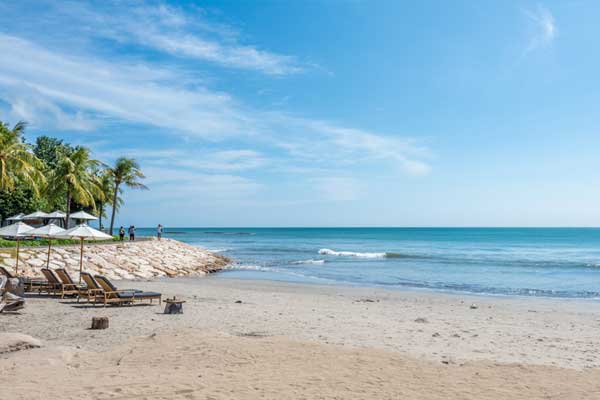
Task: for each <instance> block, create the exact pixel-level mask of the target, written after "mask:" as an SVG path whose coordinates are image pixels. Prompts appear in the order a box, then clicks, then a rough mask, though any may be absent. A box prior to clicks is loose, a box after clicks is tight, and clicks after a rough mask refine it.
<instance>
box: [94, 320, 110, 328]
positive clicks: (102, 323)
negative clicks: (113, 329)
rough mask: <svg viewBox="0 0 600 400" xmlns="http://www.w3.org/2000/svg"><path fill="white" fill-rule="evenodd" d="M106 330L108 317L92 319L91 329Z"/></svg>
mask: <svg viewBox="0 0 600 400" xmlns="http://www.w3.org/2000/svg"><path fill="white" fill-rule="evenodd" d="M106 328H108V317H92V329H106Z"/></svg>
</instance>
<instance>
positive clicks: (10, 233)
mask: <svg viewBox="0 0 600 400" xmlns="http://www.w3.org/2000/svg"><path fill="white" fill-rule="evenodd" d="M32 230H33V227H32V226H29V225H27V224H26V223H24V222H17V223H16V224H12V225H8V226H5V227H4V228H1V229H0V237H12V238H15V240H16V241H17V262H16V263H15V275H17V274H18V273H19V238H21V237H23V236H29V232H31V231H32Z"/></svg>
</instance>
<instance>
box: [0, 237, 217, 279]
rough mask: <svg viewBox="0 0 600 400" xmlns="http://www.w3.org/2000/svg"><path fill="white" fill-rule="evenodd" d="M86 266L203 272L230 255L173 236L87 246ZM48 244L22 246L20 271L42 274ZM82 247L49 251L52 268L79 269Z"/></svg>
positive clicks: (110, 272)
mask: <svg viewBox="0 0 600 400" xmlns="http://www.w3.org/2000/svg"><path fill="white" fill-rule="evenodd" d="M84 247H85V248H84V256H83V269H84V271H87V272H90V273H91V274H105V275H107V276H108V278H110V279H117V280H118V279H152V278H156V277H161V276H169V277H174V276H189V275H204V274H206V273H209V272H213V271H217V270H219V269H222V268H223V267H225V266H226V265H227V264H228V263H229V259H227V258H226V257H223V256H221V255H219V254H214V253H211V252H209V251H207V250H204V249H201V248H198V247H195V246H191V245H188V244H186V243H182V242H179V241H176V240H172V239H163V240H161V241H157V240H144V241H137V242H125V243H106V244H104V243H103V244H93V245H88V244H87V243H86V244H85V246H84ZM47 251H48V249H47V248H45V247H39V248H27V249H23V250H22V251H21V254H20V260H19V273H20V274H21V275H23V276H27V277H36V276H41V275H42V274H41V271H40V270H41V268H43V267H45V266H46V264H47V257H48V253H47ZM79 252H80V247H79V245H76V246H56V247H54V248H53V249H52V253H51V255H50V266H51V267H52V268H66V269H67V270H68V272H69V273H71V274H73V275H75V276H76V275H77V274H78V273H79V257H80V253H79ZM2 255H3V257H2V258H0V263H1V264H3V265H5V266H7V267H14V264H15V260H14V258H12V257H13V256H11V254H8V253H2Z"/></svg>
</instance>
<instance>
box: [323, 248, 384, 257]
mask: <svg viewBox="0 0 600 400" xmlns="http://www.w3.org/2000/svg"><path fill="white" fill-rule="evenodd" d="M319 254H323V255H328V256H344V257H358V258H385V257H387V254H388V253H359V252H354V251H336V250H331V249H321V250H319Z"/></svg>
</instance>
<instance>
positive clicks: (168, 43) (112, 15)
mask: <svg viewBox="0 0 600 400" xmlns="http://www.w3.org/2000/svg"><path fill="white" fill-rule="evenodd" d="M40 2H42V3H45V4H44V7H45V10H46V11H45V14H46V16H47V18H46V19H41V20H40V21H39V22H40V23H42V24H52V23H53V22H48V20H52V19H57V20H60V22H61V27H60V28H59V29H60V30H61V31H62V32H63V34H65V33H68V34H69V35H71V36H73V37H78V36H79V37H86V38H90V39H100V40H110V41H113V42H115V43H118V44H121V45H135V46H143V47H145V48H147V49H152V50H154V51H157V52H161V53H166V54H169V55H172V56H176V57H181V58H185V59H188V60H190V61H194V60H195V61H198V62H203V63H209V64H215V65H217V66H222V67H227V68H232V69H240V70H249V71H256V72H260V73H264V74H268V75H288V74H293V73H298V72H301V71H303V70H304V69H305V67H306V66H307V65H308V64H306V65H302V63H301V62H300V61H299V60H298V59H297V58H296V57H293V56H290V55H285V54H279V53H277V52H273V51H269V50H265V49H261V48H259V47H257V46H255V45H252V44H247V43H243V42H242V41H241V39H240V37H241V35H240V34H239V33H238V32H237V31H236V29H235V28H234V27H231V26H228V25H225V24H220V23H215V22H212V21H209V20H208V18H206V12H205V10H203V9H202V8H198V7H192V6H190V7H188V8H187V9H183V8H178V7H173V6H169V5H166V4H161V3H151V4H148V3H147V2H144V1H141V2H132V3H128V4H126V5H123V3H122V2H115V1H111V0H107V1H106V2H104V3H103V6H102V7H99V6H97V5H96V6H95V7H91V6H90V5H89V4H87V3H83V2H72V1H66V2H65V1H63V2H47V1H45V0H40ZM123 10H126V11H127V12H122V11H123ZM50 27H51V29H56V28H57V27H56V26H55V25H50V26H49V27H48V28H50Z"/></svg>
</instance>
